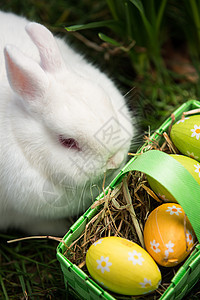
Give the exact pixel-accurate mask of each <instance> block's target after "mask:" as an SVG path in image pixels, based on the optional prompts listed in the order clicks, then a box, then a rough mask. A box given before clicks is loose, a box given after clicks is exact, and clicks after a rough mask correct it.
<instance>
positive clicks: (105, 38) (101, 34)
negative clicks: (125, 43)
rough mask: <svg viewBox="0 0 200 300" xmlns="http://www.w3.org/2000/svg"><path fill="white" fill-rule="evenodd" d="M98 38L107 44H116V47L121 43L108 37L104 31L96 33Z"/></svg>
mask: <svg viewBox="0 0 200 300" xmlns="http://www.w3.org/2000/svg"><path fill="white" fill-rule="evenodd" d="M98 35H99V37H100V39H101V40H102V41H104V42H106V43H108V44H111V45H113V46H116V47H121V44H120V43H118V42H117V41H115V40H114V39H112V38H110V37H109V36H107V35H105V34H104V33H101V32H100V33H99V34H98Z"/></svg>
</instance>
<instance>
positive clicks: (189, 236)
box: [186, 230, 194, 245]
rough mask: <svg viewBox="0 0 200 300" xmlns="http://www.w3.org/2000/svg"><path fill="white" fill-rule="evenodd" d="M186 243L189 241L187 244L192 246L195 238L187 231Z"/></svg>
mask: <svg viewBox="0 0 200 300" xmlns="http://www.w3.org/2000/svg"><path fill="white" fill-rule="evenodd" d="M186 241H187V243H188V244H189V245H190V244H191V243H192V244H194V238H193V235H192V233H191V232H190V231H189V230H187V231H186Z"/></svg>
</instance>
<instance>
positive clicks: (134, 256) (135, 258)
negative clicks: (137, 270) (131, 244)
mask: <svg viewBox="0 0 200 300" xmlns="http://www.w3.org/2000/svg"><path fill="white" fill-rule="evenodd" d="M128 255H129V256H130V257H129V258H128V260H131V261H132V263H133V264H134V265H136V264H138V265H140V266H141V265H142V262H143V261H144V258H143V257H142V254H141V253H139V252H137V251H136V250H133V251H132V252H128Z"/></svg>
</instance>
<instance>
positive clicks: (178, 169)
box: [57, 100, 200, 300]
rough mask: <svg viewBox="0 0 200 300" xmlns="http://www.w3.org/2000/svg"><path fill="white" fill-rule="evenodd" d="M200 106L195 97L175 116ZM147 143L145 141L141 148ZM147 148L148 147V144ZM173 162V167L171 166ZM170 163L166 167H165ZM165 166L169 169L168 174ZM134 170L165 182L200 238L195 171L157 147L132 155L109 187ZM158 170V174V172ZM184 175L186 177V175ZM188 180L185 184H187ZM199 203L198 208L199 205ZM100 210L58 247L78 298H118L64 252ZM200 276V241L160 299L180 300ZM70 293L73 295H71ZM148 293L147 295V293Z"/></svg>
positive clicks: (80, 222)
mask: <svg viewBox="0 0 200 300" xmlns="http://www.w3.org/2000/svg"><path fill="white" fill-rule="evenodd" d="M195 108H200V102H198V101H196V100H190V101H188V102H186V103H185V104H183V105H182V106H180V107H179V108H178V109H177V110H176V111H175V112H174V116H175V119H176V120H178V119H179V118H180V117H181V115H182V113H183V112H186V111H189V110H192V109H195ZM170 124H171V118H168V119H167V120H166V121H165V122H164V123H163V124H162V126H161V127H160V128H159V129H158V130H157V131H156V133H155V134H154V135H153V136H152V137H153V138H154V139H156V140H157V141H158V142H160V139H161V138H160V135H162V133H163V132H165V131H167V129H168V127H169V125H170ZM145 146H146V144H145V145H144V146H143V147H142V148H141V149H140V150H139V152H141V151H142V149H143V148H144V147H145ZM145 150H148V149H146V148H145ZM155 160H156V161H159V165H160V164H161V166H162V167H161V169H162V170H164V171H163V173H162V174H161V173H160V172H161V169H159V172H158V170H157V167H156V166H157V165H158V164H156V163H155ZM169 166H170V168H169ZM165 167H167V168H165ZM165 169H168V173H167V175H166V172H165ZM132 170H138V171H141V172H144V173H146V174H148V175H150V176H152V177H153V178H155V179H156V180H157V181H159V182H160V183H161V184H162V185H164V186H165V188H166V189H168V191H169V192H170V193H171V194H172V195H173V196H174V197H175V198H176V199H177V201H178V202H179V204H180V205H181V206H182V207H183V209H184V211H185V212H186V214H187V216H188V218H189V220H190V222H191V224H192V226H193V229H194V231H195V233H196V236H197V239H198V241H199V242H200V222H199V219H200V217H199V216H200V185H199V184H198V183H197V182H196V181H195V180H194V178H193V177H192V175H191V174H190V173H189V172H188V171H187V170H186V169H185V168H184V167H183V166H182V165H180V163H178V162H177V161H176V160H174V159H173V158H172V157H169V156H168V155H167V154H165V153H163V152H161V151H157V150H150V151H146V152H144V153H143V154H142V155H140V156H137V157H134V158H133V159H131V160H130V161H129V162H128V163H127V164H126V166H125V167H124V168H123V169H122V170H121V172H120V173H119V174H118V175H117V176H116V177H115V179H114V180H113V181H112V182H111V184H110V185H109V187H110V188H114V187H115V186H116V185H117V184H118V183H119V182H120V181H121V180H122V178H123V176H124V175H125V174H126V173H127V172H129V171H132ZM174 173H175V174H176V181H177V182H176V185H175V186H174V187H171V186H170V185H169V183H168V177H169V176H173V174H174ZM158 174H159V176H158ZM183 178H184V179H183ZM185 183H186V184H185ZM191 190H192V191H193V192H192V205H191V203H188V201H185V200H184V199H185V195H186V194H188V197H190V198H191ZM103 196H104V195H103V193H102V194H100V195H99V196H98V198H97V199H100V198H101V197H103ZM198 207H199V208H198ZM98 211H99V207H96V208H94V209H91V208H89V209H88V210H87V211H86V212H85V213H84V214H83V215H82V216H81V217H80V218H79V219H78V220H77V221H76V222H75V223H74V224H73V226H72V227H71V228H70V230H69V231H68V232H67V234H66V235H65V236H64V238H63V239H64V242H65V244H64V243H60V244H59V245H58V248H57V258H58V260H59V262H60V264H61V269H62V271H63V274H64V282H65V286H66V290H67V295H73V294H74V296H75V297H76V298H77V299H87V300H97V299H107V300H115V298H114V297H113V296H112V295H110V294H109V293H108V292H107V291H105V290H104V289H103V288H102V287H100V286H99V285H98V284H97V283H96V282H95V281H93V280H92V279H91V278H90V277H89V276H88V275H87V274H86V273H84V272H83V271H82V270H81V269H80V268H78V267H77V266H76V265H75V264H72V263H71V262H70V261H69V260H68V259H67V258H66V257H65V256H64V255H63V253H65V251H66V250H67V249H66V246H65V245H67V246H70V245H71V244H72V242H73V241H75V240H76V239H77V238H78V237H79V236H80V235H81V234H82V232H83V231H84V229H85V226H86V224H87V223H88V222H89V220H90V219H91V218H92V217H94V216H95V215H96V214H97V212H98ZM199 279H200V244H198V245H197V246H196V247H195V250H194V251H193V252H192V254H191V255H190V257H189V258H188V259H187V260H186V262H185V263H184V264H183V265H182V266H181V267H180V268H179V270H178V272H177V273H176V275H175V276H174V277H173V279H172V280H171V284H170V286H169V287H168V288H167V289H166V291H165V292H164V294H163V295H162V296H161V297H160V300H165V299H168V300H173V299H176V300H179V299H182V298H183V297H184V296H186V295H187V294H188V292H189V291H191V289H192V288H193V287H194V285H195V284H196V283H197V281H198V280H199ZM69 297H71V296H69ZM147 297H148V296H147Z"/></svg>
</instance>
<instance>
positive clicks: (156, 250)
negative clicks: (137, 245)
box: [150, 240, 161, 253]
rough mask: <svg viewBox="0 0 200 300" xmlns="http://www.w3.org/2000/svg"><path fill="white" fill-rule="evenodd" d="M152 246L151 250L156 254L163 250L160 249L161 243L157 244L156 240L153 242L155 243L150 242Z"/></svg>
mask: <svg viewBox="0 0 200 300" xmlns="http://www.w3.org/2000/svg"><path fill="white" fill-rule="evenodd" d="M150 244H151V249H152V250H153V251H154V252H155V253H158V252H160V251H161V250H160V249H159V248H158V247H159V245H160V244H159V243H156V241H155V240H153V242H150Z"/></svg>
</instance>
